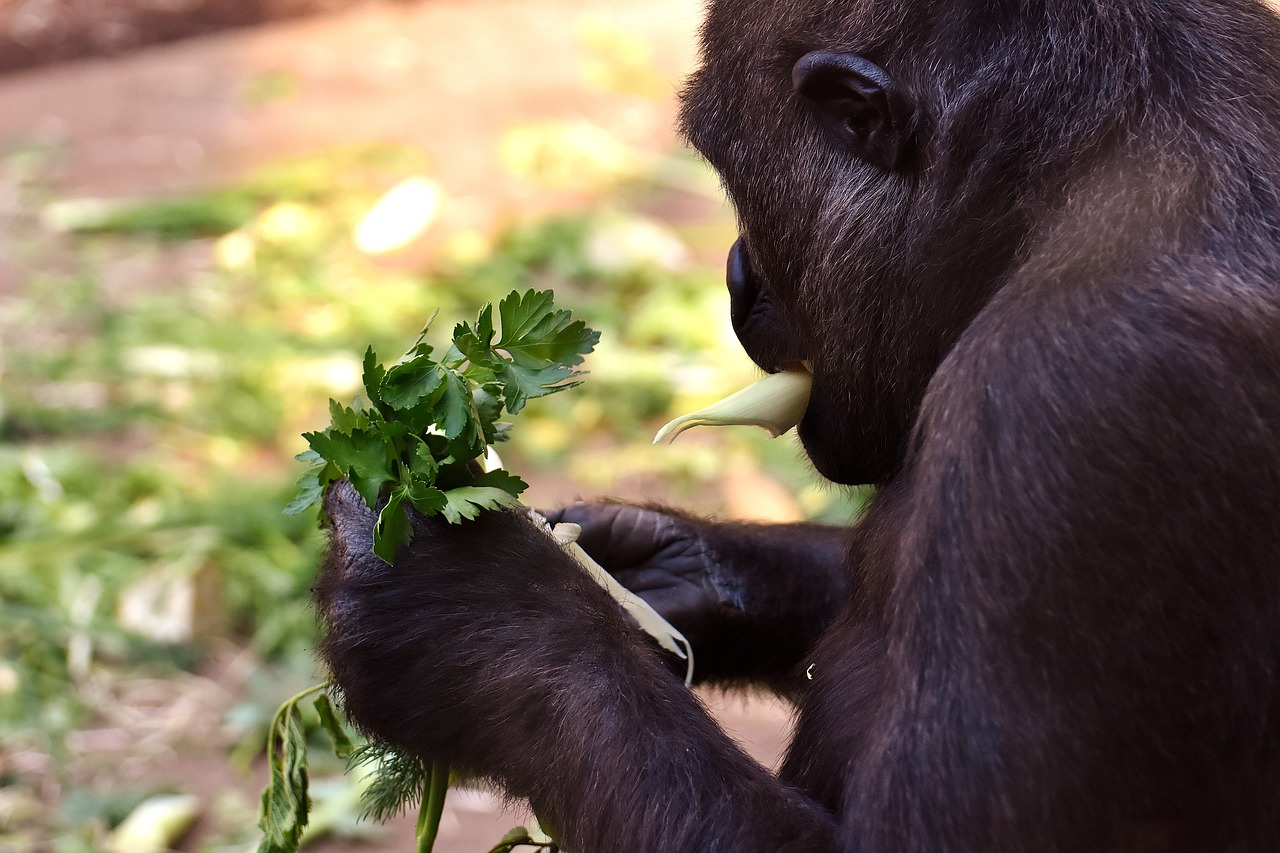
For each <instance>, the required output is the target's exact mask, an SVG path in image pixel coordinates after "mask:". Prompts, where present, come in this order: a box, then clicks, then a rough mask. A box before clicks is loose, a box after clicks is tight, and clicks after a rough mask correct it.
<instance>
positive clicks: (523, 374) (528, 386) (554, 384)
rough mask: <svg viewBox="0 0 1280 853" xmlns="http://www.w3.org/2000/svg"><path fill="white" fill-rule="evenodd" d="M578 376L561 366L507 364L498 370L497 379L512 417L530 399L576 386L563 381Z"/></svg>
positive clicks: (576, 373) (574, 383) (578, 374)
mask: <svg viewBox="0 0 1280 853" xmlns="http://www.w3.org/2000/svg"><path fill="white" fill-rule="evenodd" d="M580 375H581V374H580V373H578V372H577V371H574V370H572V369H571V368H568V367H565V366H564V365H561V364H551V365H547V366H546V367H541V368H530V367H522V366H521V365H518V364H512V363H507V364H504V365H502V366H501V367H500V368H499V369H498V378H499V379H500V380H501V381H502V395H503V397H504V398H505V399H506V403H507V411H509V412H510V413H511V414H513V415H517V414H519V413H520V411H521V410H522V409H523V408H524V405H525V403H526V402H528V401H529V399H530V398H533V397H545V396H547V395H548V394H554V393H556V392H557V391H564V390H565V389H567V388H572V387H574V386H575V385H578V384H579V383H577V382H566V381H565V380H568V379H572V378H573V377H575V376H580Z"/></svg>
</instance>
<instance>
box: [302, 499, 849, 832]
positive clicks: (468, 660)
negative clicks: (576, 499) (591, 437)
mask: <svg viewBox="0 0 1280 853" xmlns="http://www.w3.org/2000/svg"><path fill="white" fill-rule="evenodd" d="M325 512H326V514H327V515H328V517H329V519H330V521H331V523H332V531H331V536H330V542H329V550H328V554H327V556H326V560H325V564H324V567H323V569H322V573H321V577H320V581H319V583H318V585H317V587H316V590H315V597H316V603H317V606H318V608H319V611H320V615H321V617H322V618H323V620H324V622H325V624H326V626H327V629H328V630H327V635H326V637H325V640H324V644H323V646H322V649H321V651H322V654H323V656H324V659H325V661H326V662H327V663H328V665H329V668H330V670H331V671H332V673H333V678H334V681H335V682H336V683H337V685H338V687H339V688H340V690H341V693H342V697H343V705H344V707H345V709H346V711H347V714H348V716H349V717H350V718H351V720H352V721H353V722H354V723H356V724H357V725H358V726H359V727H360V728H362V729H363V730H365V731H366V732H368V733H370V734H372V735H374V736H375V737H377V738H378V739H380V740H383V741H385V742H387V743H390V744H393V745H395V746H397V747H400V748H401V749H405V750H407V751H409V752H411V753H413V754H415V755H418V756H420V757H422V758H424V759H441V760H444V761H447V762H448V763H449V764H450V765H451V766H452V767H453V768H455V769H459V770H463V771H467V772H470V773H473V774H479V775H482V776H485V777H487V778H489V779H492V780H494V781H495V782H497V783H498V784H499V785H500V786H501V787H502V788H504V789H505V790H506V791H507V792H508V793H510V794H513V795H515V796H520V797H527V798H528V799H529V800H530V801H531V802H532V803H533V805H534V807H535V809H537V811H538V813H539V814H541V815H544V816H546V817H548V818H549V819H550V820H551V821H552V823H554V825H555V826H556V827H557V831H558V833H559V834H560V835H559V836H558V837H559V839H560V840H561V841H562V842H563V843H565V844H566V846H570V847H572V849H575V850H618V849H622V848H624V847H626V848H627V849H634V850H637V851H645V853H650V851H653V853H656V851H662V850H709V849H712V848H714V847H716V845H717V844H718V843H722V842H723V843H727V844H728V846H727V847H725V849H735V850H778V851H789V853H800V852H801V851H804V853H812V851H827V850H834V849H835V847H834V842H833V840H832V832H833V827H832V824H831V821H830V818H829V817H828V816H827V815H825V814H824V813H823V812H822V811H821V810H820V809H818V808H817V807H816V806H814V805H813V804H812V803H811V802H808V801H806V800H805V799H804V798H803V797H801V796H799V795H798V794H797V793H796V792H795V791H794V790H793V789H791V788H789V787H788V786H786V785H784V784H783V783H781V782H779V781H778V780H777V779H776V778H774V777H773V776H772V775H771V774H770V773H769V772H768V771H766V770H765V769H764V768H763V767H761V766H760V765H758V764H756V763H755V762H753V761H752V760H751V759H750V758H748V757H747V756H746V755H745V754H744V753H742V751H741V750H740V749H739V748H738V747H737V746H736V745H734V744H733V743H732V741H730V740H729V739H728V737H727V736H725V734H724V733H723V732H722V731H720V729H719V728H718V727H717V726H716V725H715V723H714V722H712V721H711V719H710V718H709V717H707V715H706V712H705V710H704V709H703V708H702V707H701V706H700V705H699V704H698V702H697V700H696V699H695V698H694V696H693V694H692V693H690V692H689V691H688V690H686V689H685V687H684V686H683V685H682V684H681V683H680V680H679V679H678V678H676V677H674V676H673V675H671V674H670V673H669V672H666V671H664V668H663V667H662V665H661V664H660V663H659V662H658V660H657V659H656V657H655V655H654V654H653V651H652V644H651V643H650V641H649V638H648V637H646V636H645V635H644V634H642V633H641V632H640V630H639V629H637V628H635V627H634V626H632V625H630V624H628V623H627V622H626V621H625V619H624V617H623V615H622V613H621V612H620V610H619V608H618V607H617V605H616V603H615V602H614V601H613V599H611V598H610V597H609V595H608V594H607V593H606V592H605V591H604V590H603V589H602V588H601V587H600V586H599V585H597V584H596V583H595V581H593V580H592V579H591V578H590V576H589V575H588V574H587V572H586V571H584V570H583V568H582V567H581V566H579V565H578V564H577V563H576V561H575V560H574V559H573V558H572V557H571V556H569V554H568V553H567V552H566V551H565V550H564V549H563V548H561V547H560V545H558V544H557V543H556V542H555V540H554V539H552V538H551V537H550V536H548V535H546V533H545V532H544V531H542V530H540V529H538V527H537V526H535V525H534V524H533V523H532V522H531V521H530V520H529V519H527V518H525V517H524V516H522V515H520V514H518V513H514V512H491V513H484V514H482V515H481V516H480V517H479V518H477V519H475V520H472V521H467V522H466V523H464V524H458V525H451V524H447V523H445V522H444V521H443V520H442V519H438V518H430V519H423V518H421V517H415V518H414V519H413V525H414V535H413V541H412V542H411V543H410V544H409V545H408V546H407V547H406V548H405V549H403V550H402V551H401V552H400V554H399V555H398V556H397V558H396V561H395V565H391V566H389V565H387V564H386V563H384V562H383V561H382V560H381V559H380V558H378V557H376V556H374V554H373V552H372V535H373V525H374V522H375V521H376V516H375V514H374V513H373V512H372V511H371V510H370V509H369V508H368V507H367V506H365V504H364V502H363V501H362V500H361V498H360V497H359V495H357V494H356V493H355V490H354V489H352V488H351V487H350V486H349V485H348V484H347V483H345V482H344V483H340V484H338V485H336V486H334V487H333V488H331V489H330V491H329V494H328V495H327V496H326V498H325ZM654 515H657V513H654ZM619 529H620V530H621V529H622V528H619ZM619 553H626V549H622V550H621V551H620V552H619ZM632 553H636V552H635V551H634V549H633V550H632ZM637 560H639V558H637ZM673 565H674V564H673ZM637 792H639V795H638V794H637ZM655 815H657V817H655ZM726 825H727V826H729V827H731V829H730V830H729V832H728V833H727V834H726V832H725V831H724V829H723V827H724V826H726Z"/></svg>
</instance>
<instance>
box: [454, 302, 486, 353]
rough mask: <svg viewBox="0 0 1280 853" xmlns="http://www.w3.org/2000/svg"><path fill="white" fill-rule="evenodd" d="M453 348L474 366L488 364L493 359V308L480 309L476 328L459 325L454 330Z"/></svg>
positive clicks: (464, 324)
mask: <svg viewBox="0 0 1280 853" xmlns="http://www.w3.org/2000/svg"><path fill="white" fill-rule="evenodd" d="M453 346H454V348H455V349H456V350H457V351H458V354H459V355H461V356H463V357H464V358H466V359H467V360H468V361H470V362H472V363H473V364H487V363H488V362H489V361H491V360H492V358H493V353H492V349H491V348H492V346H493V306H492V305H485V306H484V307H483V308H481V309H480V315H479V316H478V317H477V318H476V323H475V325H474V326H472V325H469V324H467V323H459V324H458V325H457V326H454V328H453Z"/></svg>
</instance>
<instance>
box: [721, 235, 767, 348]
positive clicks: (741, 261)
mask: <svg viewBox="0 0 1280 853" xmlns="http://www.w3.org/2000/svg"><path fill="white" fill-rule="evenodd" d="M725 283H726V284H727V285H728V287H729V318H730V320H732V321H733V328H734V330H735V331H741V329H742V326H743V324H744V323H746V321H747V317H749V316H750V315H751V309H752V308H753V307H754V306H755V303H756V297H757V295H758V290H759V288H758V287H757V284H756V280H755V275H754V274H753V273H752V271H751V258H750V256H748V255H747V250H746V248H745V247H744V246H743V245H742V238H741V237H739V238H738V239H737V240H735V241H734V243H733V246H732V247H731V248H730V249H729V260H728V263H727V265H726V267H725Z"/></svg>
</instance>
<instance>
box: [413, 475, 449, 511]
mask: <svg viewBox="0 0 1280 853" xmlns="http://www.w3.org/2000/svg"><path fill="white" fill-rule="evenodd" d="M409 502H410V503H411V504H413V508H414V509H416V510H417V511H418V512H420V513H422V514H423V515H426V516H431V515H435V514H436V513H438V512H440V511H441V510H443V509H444V508H445V507H446V506H447V505H448V503H449V500H448V498H446V497H445V496H444V492H442V491H440V490H439V489H437V488H436V487H435V486H428V485H427V484H426V483H414V484H412V485H411V486H409Z"/></svg>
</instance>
